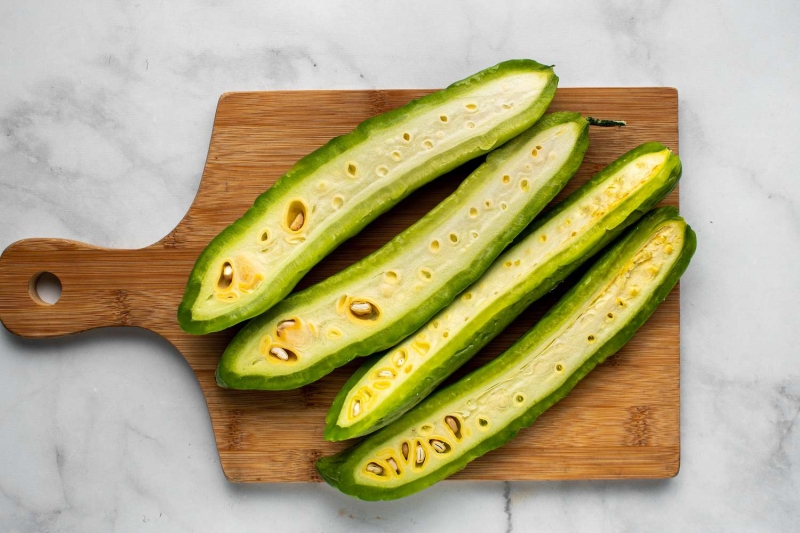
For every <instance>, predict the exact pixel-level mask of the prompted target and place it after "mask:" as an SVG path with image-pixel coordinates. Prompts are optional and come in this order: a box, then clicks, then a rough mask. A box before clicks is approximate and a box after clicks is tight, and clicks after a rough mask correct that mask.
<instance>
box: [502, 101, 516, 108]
mask: <svg viewBox="0 0 800 533" xmlns="http://www.w3.org/2000/svg"><path fill="white" fill-rule="evenodd" d="M512 107H514V104H513V103H512V102H509V103H506V104H503V109H511V108H512Z"/></svg>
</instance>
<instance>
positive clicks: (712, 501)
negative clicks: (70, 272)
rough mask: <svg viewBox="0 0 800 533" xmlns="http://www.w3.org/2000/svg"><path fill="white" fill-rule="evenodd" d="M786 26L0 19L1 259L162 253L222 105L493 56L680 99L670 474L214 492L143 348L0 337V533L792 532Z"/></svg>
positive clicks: (575, 81) (475, 14)
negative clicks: (18, 249)
mask: <svg viewBox="0 0 800 533" xmlns="http://www.w3.org/2000/svg"><path fill="white" fill-rule="evenodd" d="M799 24H800V4H798V3H796V2H790V1H788V0H784V1H773V2H733V1H729V2H724V1H708V2H690V1H677V0H672V1H668V0H662V1H645V2H632V1H611V2H589V1H587V0H578V1H571V2H550V3H542V2H505V1H497V2H476V1H473V2H456V1H454V0H451V1H445V2H416V1H409V2H395V3H380V4H378V3H372V2H366V1H361V2H338V1H337V2H311V1H305V2H250V1H233V2H218V1H214V0H207V1H198V2H190V1H188V0H177V1H174V2H165V3H151V2H128V1H117V2H101V1H90V2H59V1H55V0H50V1H42V2H31V3H22V2H4V3H2V5H0V79H1V80H2V83H0V249H2V248H5V247H6V246H8V245H9V244H11V243H12V242H13V241H15V240H18V239H22V238H26V237H37V236H49V237H62V238H70V239H75V240H80V241H84V242H89V243H92V244H97V245H104V246H113V247H139V246H145V245H147V244H149V243H151V242H154V241H156V240H158V239H159V238H160V237H162V236H163V235H164V234H166V233H167V232H168V231H169V230H171V229H172V228H173V227H174V225H175V224H176V223H177V222H178V221H179V220H180V219H181V218H182V216H183V214H184V213H185V211H186V210H187V209H188V207H189V205H190V204H191V201H192V198H193V195H194V193H195V191H196V189H197V186H198V183H199V180H200V175H201V172H202V167H203V162H204V159H205V155H206V150H207V147H208V139H209V135H210V131H211V124H212V118H213V113H214V109H215V105H216V100H217V98H218V96H219V95H220V94H221V93H223V92H226V91H236V90H253V89H313V88H322V89H333V88H392V87H399V88H402V87H437V86H442V85H445V84H447V83H449V82H451V81H453V80H456V79H459V78H462V77H464V76H465V75H468V74H470V73H472V72H474V71H477V70H479V69H481V68H484V67H486V66H489V65H491V64H494V63H496V62H498V61H501V60H503V59H507V58H511V57H532V58H534V59H537V60H539V61H542V62H546V63H555V64H556V71H557V73H558V75H559V76H560V78H561V85H562V86H567V87H568V86H573V87H577V86H636V85H668V86H674V87H677V88H678V90H679V93H680V122H681V135H680V142H681V146H680V152H681V158H682V160H683V162H684V177H683V179H682V181H681V202H682V204H681V210H682V213H683V214H684V216H685V217H686V218H687V219H688V220H689V221H690V223H691V224H692V225H693V227H694V228H695V230H696V231H697V233H698V241H699V247H698V252H697V255H696V256H695V259H694V261H693V263H692V265H691V267H690V268H689V270H688V272H687V273H686V275H685V276H684V278H683V280H682V285H681V287H682V302H681V303H682V313H683V314H682V339H681V341H682V368H681V404H682V405H681V438H682V461H681V472H680V474H679V475H678V476H677V477H676V478H674V479H671V480H662V481H626V482H609V481H583V482H559V483H489V482H446V483H442V484H440V485H438V486H436V487H434V488H432V489H430V490H428V491H425V492H423V493H421V494H418V495H415V496H412V497H410V498H408V499H406V500H402V501H399V502H390V503H377V504H376V503H364V502H359V501H356V500H352V499H349V498H347V497H345V496H342V495H340V494H338V493H337V492H336V491H334V490H332V489H330V488H328V487H326V486H324V485H321V484H300V485H270V484H265V485H241V486H240V485H234V484H230V483H228V482H227V481H226V480H225V479H224V477H223V475H222V473H221V469H220V466H219V459H218V457H217V453H216V447H215V444H214V438H213V434H212V432H211V427H210V423H209V419H208V414H207V411H206V408H205V404H204V401H203V396H202V394H201V393H200V390H199V387H198V386H197V384H196V381H195V380H194V378H193V375H192V373H191V372H190V370H189V368H188V366H187V365H186V364H185V362H184V361H183V359H182V358H181V356H180V355H179V354H178V353H177V352H176V351H175V350H174V349H173V348H172V347H171V346H170V345H169V344H168V343H167V342H166V341H164V340H162V339H160V338H158V337H157V336H156V335H154V334H151V333H148V332H143V331H127V330H122V329H113V330H104V331H94V332H89V333H86V334H82V335H78V336H74V337H71V338H63V339H55V340H47V341H30V340H24V339H18V338H16V337H14V336H12V335H11V334H9V333H8V332H6V331H5V330H2V331H0V365H2V369H3V371H2V372H1V373H0V529H2V530H3V531H20V532H22V531H25V532H27V531H142V530H158V531H234V530H235V531H262V530H269V531H302V532H305V531H325V532H338V531H342V532H344V531H348V532H350V531H376V530H380V531H398V532H399V531H409V530H415V531H437V532H444V531H481V532H510V531H514V532H521V531H592V532H594V531H643V530H646V531H795V530H796V529H797V524H798V522H799V521H800V496H798V494H800V465H799V464H798V462H799V461H800V436H798V435H799V433H800V430H799V429H798V417H799V416H800V351H799V350H798V348H797V342H796V334H797V332H798V331H800V313H798V312H797V305H796V302H797V301H798V300H800V180H798V179H797V177H796V174H797V168H800V164H799V163H800V161H798V159H800V156H798V151H797V150H796V148H795V147H796V146H797V145H798V143H800V129H798V124H800V106H798V104H797V92H798V87H800V68H798V67H800V61H799V60H798V59H797V56H796V54H797V50H800V32H797V28H798V27H799V26H798V25H799Z"/></svg>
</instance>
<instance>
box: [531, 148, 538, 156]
mask: <svg viewBox="0 0 800 533" xmlns="http://www.w3.org/2000/svg"><path fill="white" fill-rule="evenodd" d="M531 155H532V156H533V157H536V156H537V155H539V150H537V149H535V148H534V149H533V150H531Z"/></svg>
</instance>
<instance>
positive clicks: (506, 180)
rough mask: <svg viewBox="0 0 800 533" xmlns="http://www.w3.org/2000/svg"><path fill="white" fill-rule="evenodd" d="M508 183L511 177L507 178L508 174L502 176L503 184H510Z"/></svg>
mask: <svg viewBox="0 0 800 533" xmlns="http://www.w3.org/2000/svg"><path fill="white" fill-rule="evenodd" d="M510 182H511V176H509V175H508V174H506V175H505V176H503V183H510Z"/></svg>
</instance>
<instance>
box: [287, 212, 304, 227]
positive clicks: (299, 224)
mask: <svg viewBox="0 0 800 533" xmlns="http://www.w3.org/2000/svg"><path fill="white" fill-rule="evenodd" d="M303 222H305V217H304V216H303V213H297V216H296V217H294V220H293V221H292V225H291V226H289V229H291V230H292V231H297V230H299V229H300V228H302V227H303Z"/></svg>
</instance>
